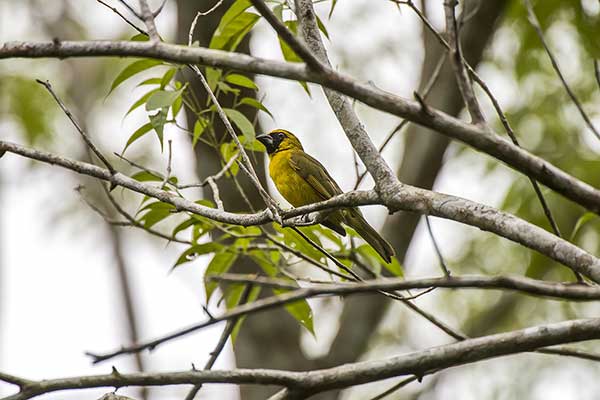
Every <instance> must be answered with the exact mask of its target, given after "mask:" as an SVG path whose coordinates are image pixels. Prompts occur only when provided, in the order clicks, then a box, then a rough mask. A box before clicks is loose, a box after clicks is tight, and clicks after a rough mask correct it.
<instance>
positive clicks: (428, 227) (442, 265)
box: [425, 215, 450, 276]
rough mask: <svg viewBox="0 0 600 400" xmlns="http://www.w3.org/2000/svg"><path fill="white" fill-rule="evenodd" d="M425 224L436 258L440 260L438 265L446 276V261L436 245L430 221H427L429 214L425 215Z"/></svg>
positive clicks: (447, 273)
mask: <svg viewBox="0 0 600 400" xmlns="http://www.w3.org/2000/svg"><path fill="white" fill-rule="evenodd" d="M425 224H426V225H427V232H429V237H430V238H431V243H433V248H434V249H435V253H436V254H437V257H438V260H439V261H440V267H441V268H442V272H443V273H444V275H446V276H450V269H449V268H448V266H447V265H446V261H444V256H443V255H442V252H441V250H440V247H439V246H438V243H437V240H435V236H434V234H433V230H432V229H431V222H430V221H429V216H428V215H426V216H425Z"/></svg>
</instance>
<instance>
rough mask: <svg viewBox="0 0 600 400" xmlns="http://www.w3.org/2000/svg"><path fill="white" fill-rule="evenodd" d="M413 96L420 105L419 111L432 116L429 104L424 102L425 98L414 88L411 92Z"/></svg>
mask: <svg viewBox="0 0 600 400" xmlns="http://www.w3.org/2000/svg"><path fill="white" fill-rule="evenodd" d="M413 96H415V100H417V102H418V103H419V105H420V106H421V111H422V112H423V113H424V114H425V115H428V116H430V117H433V112H432V111H431V109H430V108H429V106H428V105H427V104H426V103H425V99H424V98H423V96H421V95H420V94H419V92H417V91H416V90H415V91H414V92H413Z"/></svg>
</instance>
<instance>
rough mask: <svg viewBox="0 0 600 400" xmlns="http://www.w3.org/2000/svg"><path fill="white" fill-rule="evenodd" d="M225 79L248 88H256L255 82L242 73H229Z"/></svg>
mask: <svg viewBox="0 0 600 400" xmlns="http://www.w3.org/2000/svg"><path fill="white" fill-rule="evenodd" d="M225 81H227V82H229V83H231V84H233V85H237V86H241V87H245V88H248V89H254V90H258V86H256V84H255V83H254V81H252V79H250V78H248V77H247V76H244V75H240V74H229V75H227V76H226V77H225Z"/></svg>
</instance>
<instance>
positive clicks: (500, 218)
mask: <svg viewBox="0 0 600 400" xmlns="http://www.w3.org/2000/svg"><path fill="white" fill-rule="evenodd" d="M3 152H11V153H15V154H18V155H21V156H23V157H26V158H30V159H34V160H38V161H42V162H46V163H49V164H56V165H59V166H61V167H63V168H66V169H70V170H72V171H75V172H77V173H80V174H84V175H89V176H92V177H95V178H98V179H101V180H105V181H108V182H110V183H111V184H113V185H115V186H122V187H124V188H127V189H130V190H132V191H134V192H137V193H141V194H145V195H147V196H150V197H153V198H156V199H158V200H160V201H162V202H164V203H168V204H172V205H173V206H175V208H176V209H177V210H178V211H188V212H191V213H194V214H198V215H201V216H203V217H206V218H209V219H212V220H214V221H219V222H224V223H229V224H235V225H242V226H250V225H261V224H265V223H269V222H272V221H273V220H274V217H273V215H272V213H271V211H270V210H268V209H267V210H263V211H260V212H258V213H254V214H238V213H232V212H227V211H220V210H217V209H214V208H210V207H206V206H202V205H200V204H197V203H194V202H192V201H189V200H187V199H185V198H182V197H179V196H177V195H175V194H173V193H171V192H167V191H164V190H161V189H159V188H157V187H155V186H153V185H151V184H148V183H144V182H139V181H136V180H135V179H132V178H129V177H128V176H125V175H123V174H121V173H116V174H111V173H110V171H108V170H106V169H103V168H100V167H98V166H95V165H92V164H88V163H84V162H80V161H75V160H71V159H68V158H65V157H61V156H57V155H54V154H51V153H48V152H45V151H41V150H35V149H30V148H26V147H23V146H20V145H17V144H14V143H11V142H6V141H2V140H0V154H1V153H3ZM368 204H381V205H385V206H386V207H387V208H388V209H389V210H390V211H391V212H394V211H397V210H403V211H410V212H415V213H418V214H427V215H432V216H436V217H441V218H445V219H451V220H454V221H457V222H461V223H464V224H467V225H471V226H475V227H477V228H479V229H482V230H485V231H489V232H492V233H495V234H497V235H499V236H502V237H504V238H506V239H509V240H511V241H514V242H516V243H519V244H521V245H523V246H525V247H528V248H530V249H532V250H536V251H538V252H540V253H542V254H544V255H545V256H547V257H549V258H551V259H553V260H555V261H557V262H559V263H561V264H563V265H565V266H567V267H569V268H571V269H572V270H573V271H576V272H579V273H581V274H583V275H585V276H587V277H589V278H590V279H592V280H593V281H595V282H600V259H598V258H596V257H595V256H593V255H591V254H589V253H587V252H586V251H585V250H583V249H581V248H579V247H577V246H576V245H574V244H572V243H570V242H567V241H566V240H564V239H561V238H558V237H556V236H554V235H553V234H551V233H550V232H548V231H546V230H544V229H542V228H540V227H538V226H536V225H533V224H531V223H529V222H526V221H524V220H522V219H520V218H518V217H516V216H514V215H512V214H509V213H506V212H504V211H500V210H497V209H495V208H493V207H489V206H486V205H483V204H479V203H476V202H473V201H470V200H467V199H463V198H460V197H456V196H451V195H446V194H441V193H436V192H432V191H429V190H425V189H420V188H417V187H413V186H410V185H403V188H402V190H401V191H399V192H396V193H394V194H393V196H392V197H391V198H390V199H389V200H385V201H384V200H383V199H382V198H381V196H380V195H378V194H377V193H376V192H375V191H355V192H349V193H345V194H342V195H339V196H336V197H334V198H332V199H329V200H327V201H323V202H320V203H315V204H311V205H308V206H303V207H298V208H293V209H291V210H289V211H286V212H283V213H282V215H281V217H282V218H283V220H284V222H285V220H287V219H290V218H293V217H297V216H299V215H305V214H309V213H312V212H314V211H321V210H325V209H333V208H342V207H348V206H352V207H355V206H360V205H368Z"/></svg>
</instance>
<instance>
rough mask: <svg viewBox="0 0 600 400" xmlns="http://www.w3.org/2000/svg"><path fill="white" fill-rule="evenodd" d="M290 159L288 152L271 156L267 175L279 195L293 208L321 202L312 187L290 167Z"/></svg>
mask: <svg viewBox="0 0 600 400" xmlns="http://www.w3.org/2000/svg"><path fill="white" fill-rule="evenodd" d="M290 157H291V152H290V151H283V152H281V153H275V154H273V155H272V156H271V161H270V163H269V175H270V176H271V179H272V180H273V183H274V184H275V187H276V188H277V190H278V191H279V193H281V195H282V196H283V197H284V198H285V199H286V200H287V201H288V202H289V203H290V204H291V205H292V206H294V207H300V206H305V205H307V204H312V203H316V202H318V201H321V198H320V197H319V195H318V194H317V193H316V192H315V190H314V189H313V187H312V186H310V184H309V183H308V182H306V181H305V180H304V178H302V177H301V176H300V175H299V174H298V173H297V172H296V171H295V170H294V169H293V168H292V167H291V166H290Z"/></svg>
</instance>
